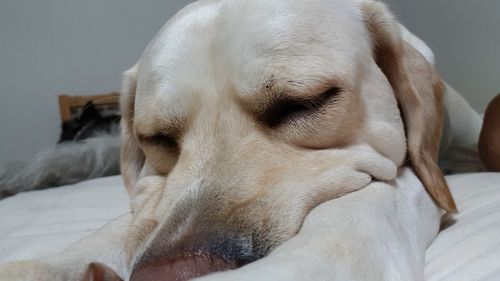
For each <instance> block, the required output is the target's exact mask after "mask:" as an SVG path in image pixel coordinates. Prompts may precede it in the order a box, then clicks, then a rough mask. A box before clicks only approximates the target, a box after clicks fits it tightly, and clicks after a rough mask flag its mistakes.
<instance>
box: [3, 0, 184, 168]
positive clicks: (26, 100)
mask: <svg viewBox="0 0 500 281" xmlns="http://www.w3.org/2000/svg"><path fill="white" fill-rule="evenodd" d="M189 2H191V1H189V0H183V1H180V0H176V1H171V0H140V1H137V0H105V1H102V0H84V1H82V0H43V1H39V0H9V1H2V2H1V3H0V98H1V99H0V163H2V162H6V161H9V160H14V159H28V158H29V157H31V156H32V155H33V154H34V153H35V152H37V151H40V150H42V149H44V148H47V147H49V146H50V145H52V144H54V143H56V141H57V138H58V135H59V130H60V129H59V122H60V121H59V120H60V118H59V110H58V107H57V95H58V94H60V93H63V92H70V93H74V94H97V93H104V92H110V91H116V90H119V89H120V79H121V78H120V76H121V72H122V71H124V70H126V69H127V68H128V67H130V66H132V64H134V63H135V61H136V60H137V59H138V58H139V56H140V54H141V52H142V50H143V49H144V48H145V46H146V45H147V43H148V42H149V41H150V40H151V38H152V37H153V36H154V34H155V33H156V32H157V31H158V29H159V28H160V27H161V26H162V25H163V24H164V22H165V21H166V20H167V19H168V18H169V17H170V16H172V15H173V14H174V13H175V12H176V11H177V10H179V9H180V8H181V7H183V6H185V5H186V4H187V3H189Z"/></svg>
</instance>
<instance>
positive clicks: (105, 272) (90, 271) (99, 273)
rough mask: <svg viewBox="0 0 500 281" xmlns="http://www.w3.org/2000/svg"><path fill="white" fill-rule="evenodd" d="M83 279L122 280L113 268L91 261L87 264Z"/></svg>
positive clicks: (98, 280) (86, 280) (96, 280)
mask: <svg viewBox="0 0 500 281" xmlns="http://www.w3.org/2000/svg"><path fill="white" fill-rule="evenodd" d="M83 281H123V279H121V277H120V276H118V274H116V272H115V271H114V270H113V269H111V268H109V267H107V266H105V265H104V264H101V263H97V262H93V263H91V264H90V265H89V266H88V268H87V272H85V276H84V277H83Z"/></svg>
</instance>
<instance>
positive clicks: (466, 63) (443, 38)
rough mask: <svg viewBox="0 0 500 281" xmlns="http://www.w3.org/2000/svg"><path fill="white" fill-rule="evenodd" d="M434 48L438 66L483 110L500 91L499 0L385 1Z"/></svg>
mask: <svg viewBox="0 0 500 281" xmlns="http://www.w3.org/2000/svg"><path fill="white" fill-rule="evenodd" d="M385 2H387V3H388V4H389V6H390V7H391V9H392V10H393V12H394V13H395V14H396V17H397V18H398V19H399V20H400V21H401V22H403V23H404V24H405V25H406V26H407V27H408V28H409V29H410V30H411V31H412V32H414V33H415V34H417V35H418V36H419V37H421V38H422V39H423V40H424V41H425V42H427V44H429V46H430V47H431V48H432V50H433V51H434V54H435V55H436V61H437V65H438V69H439V70H440V72H441V74H442V76H443V77H444V78H445V80H446V81H447V82H449V83H450V84H451V85H452V86H453V87H455V88H456V89H457V90H458V91H459V92H460V93H461V94H462V95H463V96H465V98H466V99H467V100H468V101H469V102H470V103H471V104H472V106H473V107H474V108H475V109H476V110H478V111H481V112H483V111H484V109H485V108H486V106H487V104H488V102H489V101H490V100H491V99H493V97H494V96H495V95H496V94H498V93H500V1H499V0H475V1H474V0H418V1H417V0H386V1H385Z"/></svg>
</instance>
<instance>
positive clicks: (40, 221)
mask: <svg viewBox="0 0 500 281" xmlns="http://www.w3.org/2000/svg"><path fill="white" fill-rule="evenodd" d="M448 181H449V184H450V186H451V188H452V192H453V194H454V196H455V198H456V200H457V203H458V206H459V208H460V210H461V213H460V214H459V215H456V216H454V217H452V218H448V219H447V222H446V224H448V225H449V226H448V227H447V228H446V229H444V230H443V231H442V233H441V234H440V235H439V236H438V237H437V239H436V240H435V242H434V243H433V244H432V245H431V247H430V248H429V249H428V252H427V265H426V277H427V280H428V281H444V280H446V281H452V280H453V281H478V280H481V281H494V280H495V281H498V280H500V174H498V173H473V174H463V175H455V176H450V177H448ZM128 208H129V207H128V197H127V194H126V192H125V189H124V188H123V183H122V180H121V178H120V177H119V176H115V177H108V178H100V179H95V180H90V181H86V182H82V183H78V184H75V185H70V186H64V187H60V188H54V189H48V190H44V191H34V192H28V193H23V194H19V195H17V196H14V197H11V198H8V199H5V200H3V201H0V222H1V224H0V263H3V262H7V261H12V260H19V259H33V258H38V257H43V256H46V255H50V254H53V253H56V252H60V251H62V250H63V249H64V248H66V247H68V246H69V245H70V244H72V243H74V242H75V241H77V240H79V239H80V238H82V237H84V236H86V235H88V234H90V233H92V232H94V231H95V230H97V229H98V228H100V227H102V226H103V225H104V224H106V223H107V222H109V221H110V220H112V219H113V218H115V217H117V216H119V215H121V214H123V213H125V212H127V211H128ZM452 221H455V222H454V223H452Z"/></svg>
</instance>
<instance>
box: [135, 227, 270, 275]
mask: <svg viewBox="0 0 500 281" xmlns="http://www.w3.org/2000/svg"><path fill="white" fill-rule="evenodd" d="M209 237H211V238H209V239H206V240H201V243H200V244H198V243H196V242H194V241H200V239H193V238H191V239H187V240H184V241H183V242H180V243H179V244H177V245H175V246H174V247H172V248H170V249H168V250H166V251H162V250H161V247H159V244H158V243H153V244H151V247H150V248H149V249H150V250H146V251H145V252H144V253H143V254H142V257H141V258H140V259H139V261H138V262H137V263H136V264H135V266H134V269H133V271H132V275H131V278H130V281H184V280H190V279H193V278H196V277H200V276H204V275H207V274H209V273H213V272H219V271H226V270H231V269H235V268H238V267H241V266H243V265H245V264H248V263H250V262H253V261H255V260H257V259H258V258H259V257H261V255H257V254H255V253H254V249H253V245H252V241H251V240H250V239H244V238H241V236H240V235H228V234H226V235H220V234H219V235H217V234H216V235H209Z"/></svg>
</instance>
